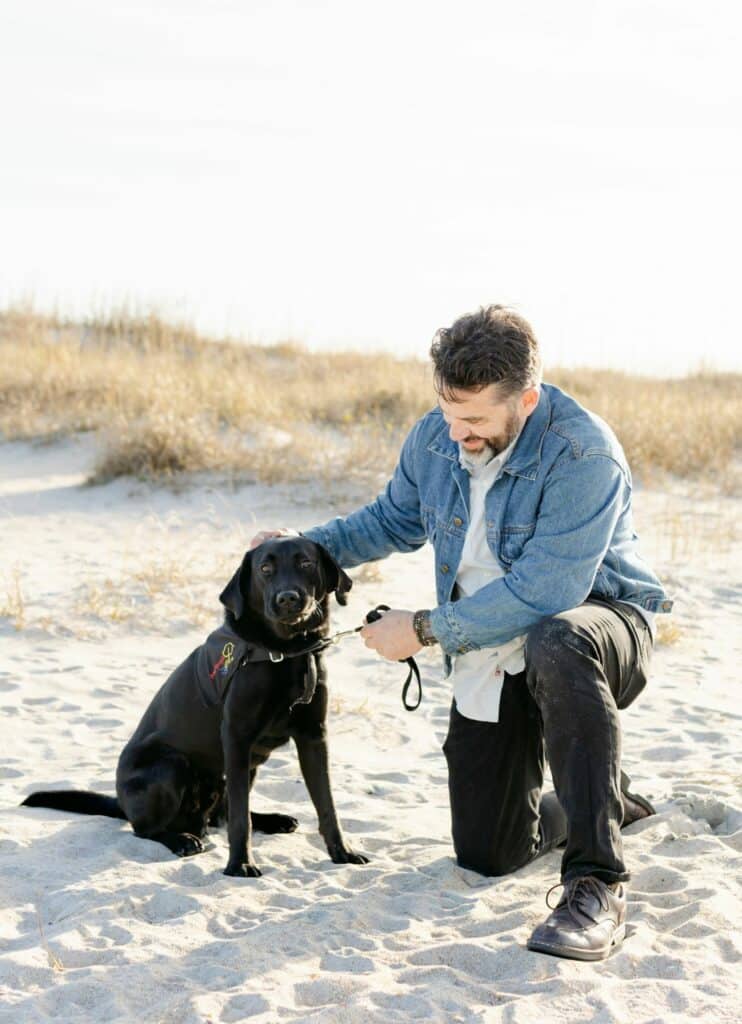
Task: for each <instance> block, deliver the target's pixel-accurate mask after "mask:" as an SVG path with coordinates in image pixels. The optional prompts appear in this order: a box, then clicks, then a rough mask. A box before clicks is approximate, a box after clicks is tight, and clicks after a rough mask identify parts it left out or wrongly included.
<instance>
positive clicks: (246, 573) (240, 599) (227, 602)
mask: <svg viewBox="0 0 742 1024" xmlns="http://www.w3.org/2000/svg"><path fill="white" fill-rule="evenodd" d="M251 561H252V551H247V552H246V553H245V557H244V558H243V559H242V565H241V566H240V567H239V569H238V570H237V572H236V573H235V574H234V576H233V577H232V579H231V580H230V581H229V583H228V584H227V585H226V587H225V588H224V590H223V591H222V592H221V594H220V595H219V600H220V601H221V603H222V604H223V605H224V607H225V608H226V609H227V611H230V612H231V613H232V614H233V615H234V617H235V618H236V619H239V618H240V616H241V615H242V613H243V611H244V610H245V595H244V591H245V590H246V589H247V587H248V585H249V582H250V563H251Z"/></svg>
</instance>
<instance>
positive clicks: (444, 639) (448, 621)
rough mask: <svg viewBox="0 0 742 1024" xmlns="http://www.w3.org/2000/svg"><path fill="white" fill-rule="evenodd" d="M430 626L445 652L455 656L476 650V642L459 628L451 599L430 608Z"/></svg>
mask: <svg viewBox="0 0 742 1024" xmlns="http://www.w3.org/2000/svg"><path fill="white" fill-rule="evenodd" d="M430 628H431V630H432V631H433V635H434V636H435V638H436V640H438V642H439V643H440V645H441V647H442V648H443V650H444V651H445V652H446V654H450V655H453V656H455V655H457V654H468V652H469V651H476V650H478V647H477V644H475V643H473V642H472V641H471V640H470V639H469V637H468V636H467V635H466V634H465V633H464V631H463V629H462V628H461V624H460V622H459V621H458V615H457V614H456V610H455V602H453V601H449V602H448V604H442V605H439V606H438V607H437V608H434V609H433V610H432V612H431V613H430Z"/></svg>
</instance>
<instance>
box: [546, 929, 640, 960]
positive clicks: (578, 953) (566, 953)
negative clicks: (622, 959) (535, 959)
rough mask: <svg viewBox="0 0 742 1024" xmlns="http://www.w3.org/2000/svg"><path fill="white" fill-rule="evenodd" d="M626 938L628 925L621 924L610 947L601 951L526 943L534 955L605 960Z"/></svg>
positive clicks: (553, 944) (548, 943)
mask: <svg viewBox="0 0 742 1024" xmlns="http://www.w3.org/2000/svg"><path fill="white" fill-rule="evenodd" d="M625 938H626V925H625V924H620V925H619V926H618V928H616V930H615V932H614V933H613V938H612V939H611V942H610V945H609V946H603V947H602V948H601V949H580V948H575V947H573V946H559V945H557V944H556V943H551V942H538V941H537V942H532V941H530V940H529V941H528V942H527V943H526V949H530V951H531V952H532V953H546V954H547V955H548V956H560V957H563V958H564V959H565V960H605V959H606V957H608V956H610V954H611V952H612V951H613V950H614V949H615V948H616V946H620V945H621V943H622V942H623V940H624V939H625Z"/></svg>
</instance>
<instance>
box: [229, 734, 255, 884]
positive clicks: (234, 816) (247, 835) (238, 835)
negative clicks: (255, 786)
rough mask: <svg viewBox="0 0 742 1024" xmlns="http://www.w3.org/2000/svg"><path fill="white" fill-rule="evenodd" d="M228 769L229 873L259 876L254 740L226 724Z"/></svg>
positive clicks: (246, 876) (243, 876)
mask: <svg viewBox="0 0 742 1024" xmlns="http://www.w3.org/2000/svg"><path fill="white" fill-rule="evenodd" d="M222 745H223V748H224V769H225V773H226V776H227V784H226V793H227V805H228V807H229V819H228V822H227V835H228V837H229V860H228V861H227V866H226V868H225V869H224V874H225V875H234V876H236V877H238V878H259V877H260V875H261V874H262V871H260V869H259V868H258V867H257V866H256V865H255V862H254V861H253V856H252V828H251V824H250V796H249V792H250V757H251V751H252V741H251V739H248V738H246V737H245V736H244V735H242V734H240V733H237V732H235V731H234V730H232V729H230V728H229V725H228V724H227V722H226V721H225V722H224V723H223V725H222Z"/></svg>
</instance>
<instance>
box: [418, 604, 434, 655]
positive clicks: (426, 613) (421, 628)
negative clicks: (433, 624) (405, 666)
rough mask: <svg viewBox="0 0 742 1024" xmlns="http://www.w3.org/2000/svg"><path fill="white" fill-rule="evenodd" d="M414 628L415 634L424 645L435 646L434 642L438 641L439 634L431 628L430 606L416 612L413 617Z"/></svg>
mask: <svg viewBox="0 0 742 1024" xmlns="http://www.w3.org/2000/svg"><path fill="white" fill-rule="evenodd" d="M412 628H413V629H414V630H415V636H416V637H417V639H418V640H419V641H420V643H421V644H422V645H423V647H433V645H434V644H437V643H438V638H437V636H436V635H435V634H434V633H433V630H432V629H431V628H430V609H429V608H422V609H421V610H420V611H418V612H415V614H414V615H413V617H412Z"/></svg>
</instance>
